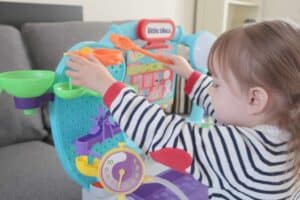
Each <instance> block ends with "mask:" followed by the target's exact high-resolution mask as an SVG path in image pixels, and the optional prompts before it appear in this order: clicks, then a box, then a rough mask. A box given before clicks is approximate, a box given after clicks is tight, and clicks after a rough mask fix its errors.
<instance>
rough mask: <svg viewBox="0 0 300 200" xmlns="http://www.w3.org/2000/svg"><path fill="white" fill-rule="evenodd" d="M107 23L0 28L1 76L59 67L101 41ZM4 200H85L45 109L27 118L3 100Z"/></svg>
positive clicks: (0, 180) (0, 169)
mask: <svg viewBox="0 0 300 200" xmlns="http://www.w3.org/2000/svg"><path fill="white" fill-rule="evenodd" d="M108 27H109V23H107V22H61V23H26V24H24V25H23V27H22V29H21V31H19V30H18V29H16V28H14V27H12V26H7V25H0V72H3V71H10V70H17V69H49V70H55V67H56V65H57V63H58V61H59V59H60V58H61V56H62V54H63V52H65V51H66V50H67V49H68V48H70V47H71V46H73V45H74V44H75V43H78V42H81V41H95V40H99V39H100V38H101V37H102V35H103V34H104V33H105V32H106V30H107V29H108ZM0 102H1V106H0V199H2V200H14V199H32V200H35V199H43V200H44V199H46V200H47V199H49V200H50V199H51V200H56V199H64V200H68V199H81V188H80V187H79V186H78V185H77V184H75V183H74V182H73V181H72V180H70V178H69V177H68V176H67V174H66V173H65V172H64V170H63V168H62V166H61V165H60V162H59V160H58V157H57V155H56V152H55V149H54V147H53V143H52V142H51V130H50V126H49V120H48V115H47V107H46V106H45V107H43V108H42V109H41V110H40V112H38V113H37V114H36V115H34V116H31V117H28V116H25V115H23V113H22V111H20V110H16V109H15V107H14V103H13V99H12V97H11V96H9V95H7V94H6V93H2V94H1V95H0Z"/></svg>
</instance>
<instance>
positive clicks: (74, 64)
mask: <svg viewBox="0 0 300 200" xmlns="http://www.w3.org/2000/svg"><path fill="white" fill-rule="evenodd" d="M66 64H67V66H68V67H70V68H72V69H74V70H76V71H80V69H82V67H83V64H80V63H78V62H74V61H73V60H68V61H67V63H66Z"/></svg>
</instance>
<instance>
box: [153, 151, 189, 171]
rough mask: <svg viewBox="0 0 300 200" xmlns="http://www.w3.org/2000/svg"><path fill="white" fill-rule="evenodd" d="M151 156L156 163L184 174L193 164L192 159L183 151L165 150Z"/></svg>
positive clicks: (154, 152)
mask: <svg viewBox="0 0 300 200" xmlns="http://www.w3.org/2000/svg"><path fill="white" fill-rule="evenodd" d="M150 156H151V158H152V159H153V160H155V161H156V162H159V163H161V164H164V165H166V166H168V167H170V168H172V169H174V170H176V171H179V172H182V173H185V170H186V168H188V167H189V166H190V165H191V164H192V157H191V156H190V154H188V153H187V152H185V151H184V150H182V149H176V148H163V149H160V150H158V151H153V152H151V153H150Z"/></svg>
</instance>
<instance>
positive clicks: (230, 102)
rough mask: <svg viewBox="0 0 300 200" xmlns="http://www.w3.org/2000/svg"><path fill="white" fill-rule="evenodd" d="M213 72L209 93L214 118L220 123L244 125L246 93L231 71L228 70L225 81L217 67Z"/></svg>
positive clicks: (245, 118)
mask: <svg viewBox="0 0 300 200" xmlns="http://www.w3.org/2000/svg"><path fill="white" fill-rule="evenodd" d="M214 73H215V74H212V77H213V84H212V85H211V87H210V88H209V95H210V96H211V99H212V104H213V107H214V109H215V115H216V119H217V120H218V121H219V122H220V123H222V124H233V125H239V126H243V125H246V120H247V116H246V115H247V112H246V108H247V107H246V104H247V97H246V94H245V93H243V92H242V91H241V89H240V87H239V84H238V82H237V80H236V79H235V78H234V76H233V74H232V73H231V72H228V80H227V79H226V81H225V80H224V78H223V77H224V75H223V74H222V73H220V71H219V70H218V69H216V70H215V72H214Z"/></svg>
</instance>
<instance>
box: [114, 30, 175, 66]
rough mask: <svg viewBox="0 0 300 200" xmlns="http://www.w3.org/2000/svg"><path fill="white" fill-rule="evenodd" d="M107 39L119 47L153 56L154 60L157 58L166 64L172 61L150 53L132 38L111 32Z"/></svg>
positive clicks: (170, 63)
mask: <svg viewBox="0 0 300 200" xmlns="http://www.w3.org/2000/svg"><path fill="white" fill-rule="evenodd" d="M109 39H110V41H111V42H112V43H114V45H115V46H116V47H118V48H119V49H123V50H131V51H137V52H140V53H142V54H144V55H146V56H149V57H150V58H153V59H154V60H158V61H160V62H162V63H165V64H168V65H172V64H173V62H172V61H171V60H170V59H168V58H166V57H164V56H161V55H157V54H154V53H152V52H150V51H147V50H145V49H143V48H140V47H139V46H137V45H136V44H135V43H134V42H133V41H132V40H130V39H129V38H127V37H124V36H121V35H117V34H111V35H110V38H109Z"/></svg>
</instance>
